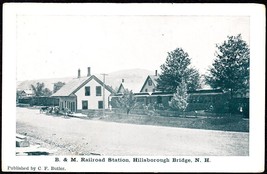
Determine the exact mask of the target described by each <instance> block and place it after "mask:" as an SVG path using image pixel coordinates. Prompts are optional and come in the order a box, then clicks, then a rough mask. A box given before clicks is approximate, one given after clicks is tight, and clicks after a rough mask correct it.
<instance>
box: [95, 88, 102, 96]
mask: <svg viewBox="0 0 267 174" xmlns="http://www.w3.org/2000/svg"><path fill="white" fill-rule="evenodd" d="M101 95H102V92H101V86H97V87H96V96H101Z"/></svg>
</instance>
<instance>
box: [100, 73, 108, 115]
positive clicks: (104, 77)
mask: <svg viewBox="0 0 267 174" xmlns="http://www.w3.org/2000/svg"><path fill="white" fill-rule="evenodd" d="M101 75H102V76H103V116H105V102H106V101H105V86H106V84H105V80H106V76H107V75H108V74H105V73H103V74H101Z"/></svg>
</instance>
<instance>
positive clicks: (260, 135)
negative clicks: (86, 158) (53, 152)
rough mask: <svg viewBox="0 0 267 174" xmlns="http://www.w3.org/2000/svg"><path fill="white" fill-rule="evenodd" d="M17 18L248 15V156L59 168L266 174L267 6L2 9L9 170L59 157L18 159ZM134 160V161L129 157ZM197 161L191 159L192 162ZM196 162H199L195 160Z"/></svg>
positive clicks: (21, 6) (29, 6)
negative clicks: (16, 99)
mask: <svg viewBox="0 0 267 174" xmlns="http://www.w3.org/2000/svg"><path fill="white" fill-rule="evenodd" d="M16 15H190V16H192V15H203V16H212V15H216V16H249V17H250V31H251V33H250V46H251V64H250V68H251V75H250V79H251V80H250V84H251V85H250V89H251V93H250V107H251V108H250V118H251V119H250V136H249V143H250V144H249V146H250V148H249V154H250V155H249V157H210V158H211V159H212V162H211V163H208V164H203V163H202V164H201V165H198V164H179V165H174V164H172V163H169V164H160V163H151V164H148V163H138V164H137V163H136V164H133V163H130V164H124V163H122V164H120V163H116V164H114V163H90V164H88V163H86V164H85V163H60V166H65V168H66V169H67V170H66V171H68V172H88V171H92V172H93V171H99V172H100V171H102V172H112V171H128V172H129V171H139V172H145V171H149V172H204V171H205V172H215V171H216V172H261V171H263V170H264V147H265V144H264V138H265V135H264V128H265V118H264V117H265V113H264V110H265V100H264V96H265V67H264V65H265V40H264V38H265V27H266V26H265V7H264V6H263V5H258V4H43V3H42V4H40V3H39V4H37V3H36V4H34V3H5V4H4V6H3V76H2V77H3V85H2V96H3V100H2V108H3V112H2V169H3V170H4V171H7V166H46V165H47V166H51V165H56V164H55V163H54V157H42V156H40V157H21V156H20V157H19V156H15V153H14V152H15V146H14V142H15V141H14V138H13V137H15V136H14V135H15V131H16V124H15V123H16V117H15V115H16V110H15V98H16V96H15V91H16ZM130 158H131V157H130ZM190 158H192V157H190ZM193 158H194V157H193Z"/></svg>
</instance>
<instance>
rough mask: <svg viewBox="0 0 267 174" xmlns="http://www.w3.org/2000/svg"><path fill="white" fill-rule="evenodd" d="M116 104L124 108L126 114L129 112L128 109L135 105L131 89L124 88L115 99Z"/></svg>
mask: <svg viewBox="0 0 267 174" xmlns="http://www.w3.org/2000/svg"><path fill="white" fill-rule="evenodd" d="M116 102H117V103H116V105H117V107H119V108H122V109H125V110H126V113H127V115H128V114H129V113H130V111H131V110H132V109H133V108H135V107H136V106H137V102H136V99H135V97H134V94H133V92H132V91H129V90H125V92H124V93H123V95H122V97H120V98H118V100H116Z"/></svg>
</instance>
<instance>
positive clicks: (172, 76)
mask: <svg viewBox="0 0 267 174" xmlns="http://www.w3.org/2000/svg"><path fill="white" fill-rule="evenodd" d="M190 64H191V59H190V58H189V55H188V54H187V53H186V52H184V51H183V49H182V48H177V49H175V50H174V51H171V52H168V56H167V58H166V61H165V64H163V65H161V66H160V68H161V70H162V73H161V74H160V75H159V78H158V80H157V82H158V86H157V88H158V90H160V91H167V92H175V91H176V88H177V86H179V84H180V83H181V82H182V79H184V80H185V83H186V84H187V90H195V89H197V88H199V87H200V76H199V73H198V71H197V70H196V69H194V68H192V67H190Z"/></svg>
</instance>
